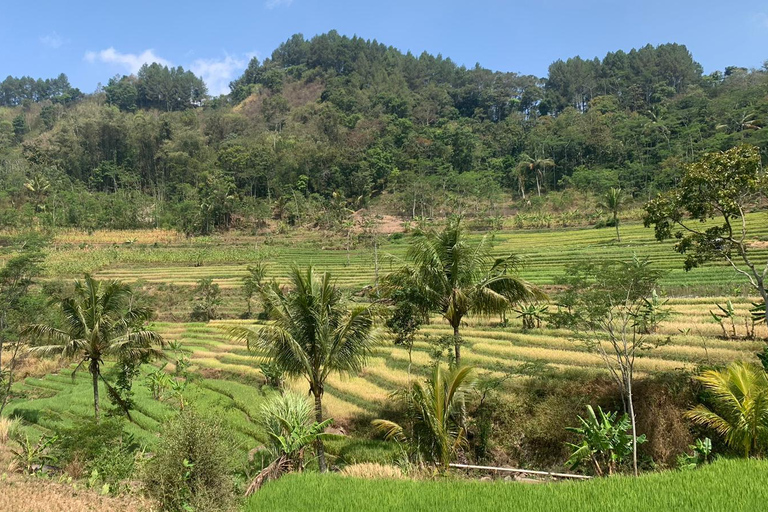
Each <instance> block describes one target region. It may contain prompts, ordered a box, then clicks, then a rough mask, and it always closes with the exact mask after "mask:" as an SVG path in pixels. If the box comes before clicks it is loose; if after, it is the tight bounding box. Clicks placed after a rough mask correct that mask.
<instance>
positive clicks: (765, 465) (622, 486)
mask: <svg viewBox="0 0 768 512" xmlns="http://www.w3.org/2000/svg"><path fill="white" fill-rule="evenodd" d="M766 472H768V462H766V461H763V460H748V461H743V460H739V461H736V460H721V461H717V462H715V463H713V464H711V465H710V466H707V467H704V468H701V469H698V470H695V471H684V472H681V471H671V472H664V473H657V474H651V475H645V476H641V477H640V478H637V479H633V478H631V477H613V478H608V479H600V480H593V481H589V482H564V483H552V484H542V485H536V484H526V483H509V482H493V483H485V482H468V481H450V480H448V481H437V482H435V481H402V480H363V479H358V478H350V477H343V476H337V475H320V474H309V473H307V474H303V475H289V476H287V477H285V478H283V479H281V480H278V481H277V482H274V483H270V484H268V485H267V486H265V487H264V488H263V489H262V490H261V491H259V492H258V493H257V494H256V495H255V496H254V497H253V498H252V499H251V500H250V502H249V503H248V505H247V506H246V508H245V510H247V511H249V512H250V511H253V512H255V511H257V510H270V511H273V512H278V511H283V510H284V511H295V510H317V511H335V512H367V511H372V512H373V511H376V512H381V511H390V510H391V511H421V510H441V511H443V512H452V511H456V512H473V511H486V510H499V511H502V510H503V511H519V512H539V511H541V512H544V511H546V512H550V511H558V512H567V511H571V510H573V511H577V510H578V511H580V512H603V511H605V510H621V511H629V510H633V511H634V510H637V511H640V510H642V511H647V512H654V511H659V512H661V511H664V512H666V511H670V510H674V511H677V512H694V511H696V512H704V511H715V510H728V511H733V512H747V511H757V510H764V508H765V503H766V499H768V487H766V486H765V481H766V477H765V475H766Z"/></svg>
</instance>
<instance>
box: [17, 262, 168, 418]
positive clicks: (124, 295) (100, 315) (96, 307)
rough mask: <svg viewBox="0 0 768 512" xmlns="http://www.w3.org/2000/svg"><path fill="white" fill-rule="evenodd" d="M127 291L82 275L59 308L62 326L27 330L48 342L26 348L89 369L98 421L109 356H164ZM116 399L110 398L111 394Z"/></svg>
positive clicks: (145, 317) (160, 342)
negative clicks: (71, 360)
mask: <svg viewBox="0 0 768 512" xmlns="http://www.w3.org/2000/svg"><path fill="white" fill-rule="evenodd" d="M132 298H133V293H132V291H131V288H130V287H129V286H128V285H126V284H123V283H121V282H119V281H97V280H95V279H93V278H92V277H91V276H90V275H88V274H86V275H85V278H84V279H83V280H77V281H75V289H74V294H73V295H72V296H71V297H67V298H65V299H63V300H62V301H61V303H60V304H59V306H60V308H61V312H62V314H63V317H64V325H63V327H62V328H57V327H54V326H50V325H43V324H34V325H30V326H28V327H27V328H26V329H25V332H26V333H27V334H28V335H31V336H32V337H33V338H36V339H42V340H45V341H48V342H49V344H48V345H38V346H34V347H32V348H31V349H30V351H31V352H32V353H36V354H40V355H43V356H53V355H59V356H62V357H65V358H77V357H79V358H80V364H79V365H78V366H77V368H75V371H77V370H79V369H80V368H81V367H82V366H83V365H88V371H89V372H90V373H91V377H92V379H93V409H94V414H95V417H96V421H99V380H101V381H102V382H103V383H104V385H105V386H107V389H111V386H110V384H109V383H108V382H107V381H106V379H105V378H104V376H103V375H102V373H101V367H102V365H103V364H104V360H105V358H107V357H110V356H112V357H116V358H122V359H130V360H142V359H144V358H147V357H159V356H161V355H162V350H161V347H162V346H163V345H164V341H163V339H162V337H161V336H160V335H159V334H157V333H156V332H154V331H151V330H148V329H146V328H145V327H144V323H145V322H146V321H147V320H148V319H149V318H150V316H151V311H150V310H149V309H148V308H145V307H141V306H136V305H135V304H134V301H133V300H132ZM113 396H114V394H113Z"/></svg>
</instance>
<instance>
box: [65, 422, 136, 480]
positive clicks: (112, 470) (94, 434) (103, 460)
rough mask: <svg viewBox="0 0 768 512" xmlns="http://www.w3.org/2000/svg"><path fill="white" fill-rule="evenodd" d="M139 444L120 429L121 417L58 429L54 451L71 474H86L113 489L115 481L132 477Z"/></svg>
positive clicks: (77, 423)
mask: <svg viewBox="0 0 768 512" xmlns="http://www.w3.org/2000/svg"><path fill="white" fill-rule="evenodd" d="M138 448H139V445H138V444H137V443H136V442H135V441H134V439H133V436H131V435H130V434H127V433H126V432H125V431H124V430H123V420H122V419H118V418H109V419H105V420H103V421H102V422H101V423H97V422H96V421H95V420H93V419H88V420H82V421H78V422H76V423H75V424H74V425H73V426H72V427H69V428H66V429H63V430H61V431H60V432H59V442H58V443H57V444H56V447H55V450H54V451H55V455H56V458H57V461H58V463H59V464H61V465H62V466H63V467H65V468H66V470H67V472H68V473H69V474H70V476H72V477H73V478H80V477H82V476H84V475H85V474H90V475H92V476H94V477H95V478H94V480H98V481H99V482H100V483H102V484H108V485H109V487H110V489H112V490H116V489H117V484H118V483H119V482H121V481H123V480H126V479H129V478H131V476H132V475H133V470H134V466H135V464H134V463H135V453H136V451H137V450H138Z"/></svg>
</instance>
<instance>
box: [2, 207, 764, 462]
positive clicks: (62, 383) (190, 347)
mask: <svg viewBox="0 0 768 512" xmlns="http://www.w3.org/2000/svg"><path fill="white" fill-rule="evenodd" d="M766 220H768V219H766V215H765V214H764V213H761V214H753V215H751V216H750V217H749V225H750V229H752V230H753V232H754V233H756V237H757V238H756V245H755V249H756V252H757V253H758V257H759V258H761V259H763V261H765V258H766V257H768V251H767V250H766V249H765V248H763V247H762V246H763V245H765V244H761V243H760V242H761V241H764V240H766V239H768V222H766ZM613 235H614V231H613V230H612V229H570V230H548V231H504V232H502V233H500V234H497V235H496V242H497V246H496V251H497V252H498V253H499V254H502V253H506V252H510V251H511V252H513V253H516V254H519V255H521V256H522V257H523V258H524V259H525V261H526V264H527V265H526V267H525V268H524V269H523V276H524V277H525V278H527V279H529V280H531V281H532V282H534V283H537V284H540V285H545V286H547V285H553V284H555V282H556V279H557V277H558V276H559V275H561V274H562V272H563V270H564V268H565V266H566V265H567V264H569V263H577V262H583V261H589V260H595V259H597V258H614V259H626V258H630V257H631V256H632V255H633V254H637V255H638V256H648V257H649V258H651V260H653V262H654V264H655V265H657V266H658V267H660V268H663V269H665V270H667V271H668V273H667V275H666V276H665V277H664V279H663V282H662V284H663V287H664V289H665V291H666V292H667V293H668V295H670V296H671V299H670V302H669V305H670V306H671V307H672V309H673V311H674V315H673V316H672V317H671V318H670V319H668V320H667V321H666V322H664V323H663V324H662V325H661V326H660V328H659V330H658V332H657V333H656V334H655V335H654V339H655V340H656V341H658V342H660V344H661V346H659V347H658V348H656V349H654V350H651V351H648V352H643V353H642V355H641V357H640V358H639V360H638V362H637V369H638V371H639V372H640V373H641V374H648V373H653V372H659V371H670V370H678V369H692V368H694V367H695V366H696V365H699V364H714V363H726V362H729V361H732V360H735V359H753V358H754V354H755V352H757V351H758V350H762V347H763V346H764V342H763V341H755V340H744V339H734V340H728V339H723V338H721V337H720V335H721V333H722V331H721V328H720V326H719V325H718V324H716V323H715V322H714V321H713V320H712V318H711V317H710V314H709V310H712V309H715V306H714V304H716V303H720V304H722V303H724V302H725V301H726V300H727V298H728V297H731V298H733V300H734V305H735V306H736V308H737V315H738V320H737V326H736V327H737V330H738V333H739V335H740V336H742V335H743V334H744V333H745V326H744V319H746V318H747V316H748V308H749V307H750V299H749V297H746V296H745V293H746V292H747V291H748V290H747V289H746V287H744V283H743V280H742V279H740V278H739V277H738V275H737V274H736V273H735V272H734V271H733V270H732V269H730V268H729V267H726V266H725V265H723V264H713V265H710V266H707V267H705V268H702V269H697V270H695V271H692V272H690V273H685V272H684V271H683V270H682V268H681V267H682V259H681V257H680V256H679V255H677V254H676V253H674V251H673V250H672V248H671V244H668V243H665V244H659V243H657V242H655V241H654V240H653V239H652V233H651V231H650V230H647V229H644V228H643V227H642V226H640V225H638V224H634V225H627V226H624V227H623V228H622V236H623V238H622V242H621V243H616V242H615V241H613ZM132 236H133V238H132V239H131V241H130V243H122V242H119V240H120V239H121V238H120V234H114V233H112V234H109V233H106V234H104V233H102V234H98V233H97V234H96V235H94V238H93V239H92V240H90V241H89V237H88V235H81V238H80V242H79V243H77V240H78V239H77V237H76V235H74V234H71V233H70V234H66V235H65V236H64V235H63V236H62V238H60V239H59V240H58V242H57V244H56V246H55V248H54V250H52V252H51V254H50V256H49V258H48V260H47V265H48V273H49V275H50V276H51V277H72V276H76V275H77V274H78V273H80V272H83V271H94V272H96V273H97V276H98V277H101V278H116V279H121V280H125V281H132V282H136V281H140V282H143V283H147V284H150V285H152V286H161V285H171V284H172V285H175V286H178V287H189V286H192V285H194V284H195V283H196V282H197V281H198V280H199V279H201V278H203V277H212V278H214V279H215V281H216V282H217V283H219V284H220V285H221V286H222V288H223V289H224V299H225V302H224V304H223V305H222V307H221V308H220V311H221V313H222V315H223V317H224V319H223V320H217V321H212V322H210V323H208V324H203V323H189V322H183V321H179V322H175V321H174V322H171V321H163V322H157V323H156V324H155V326H154V327H155V328H156V329H157V330H158V331H159V332H160V333H161V334H162V335H163V336H164V337H165V338H166V339H168V340H175V341H178V342H180V343H181V345H182V347H183V349H184V350H185V351H187V352H188V354H189V357H190V358H191V360H192V363H193V367H192V369H193V370H196V371H197V373H198V374H199V375H200V376H201V377H200V378H199V379H198V380H197V381H195V382H194V383H193V384H191V385H190V386H189V388H188V389H187V391H186V393H187V394H188V395H189V401H190V403H195V404H197V405H196V406H197V407H200V408H205V409H206V410H208V411H213V412H214V414H216V415H217V416H219V417H221V418H224V419H225V420H226V421H227V422H228V423H230V424H231V425H232V426H233V428H234V430H235V431H236V435H237V438H238V446H239V447H240V448H241V449H242V451H243V453H244V454H245V453H246V452H247V451H248V450H249V449H251V448H253V447H254V446H256V445H258V444H260V443H262V442H263V439H261V434H260V431H259V429H258V427H257V425H256V424H255V423H254V421H253V418H254V417H255V416H256V415H257V414H258V407H259V404H260V403H261V401H262V400H263V398H264V396H265V395H264V393H263V392H262V391H261V390H260V385H259V383H260V382H261V380H262V376H261V372H260V370H259V367H258V364H259V360H258V358H256V357H255V356H254V354H252V353H250V352H249V351H248V349H247V348H246V347H245V346H244V345H243V344H241V343H236V342H233V341H232V340H230V339H229V337H228V336H227V334H226V327H227V326H229V325H231V324H233V323H238V322H240V323H242V322H245V323H252V322H253V321H250V320H248V321H246V320H237V319H236V318H237V317H238V316H239V315H240V313H242V311H243V310H244V309H245V306H244V302H243V299H242V298H241V297H240V295H239V286H240V285H241V280H242V277H243V276H244V275H245V272H246V270H245V267H246V265H247V264H249V263H252V262H254V261H255V260H256V259H258V258H262V259H264V260H265V261H266V262H267V263H268V265H269V267H268V269H269V275H271V276H275V277H278V278H280V277H281V276H283V275H284V274H285V271H286V270H287V269H288V267H289V266H290V265H292V264H297V265H307V264H310V263H311V264H313V265H315V266H316V267H317V268H318V269H320V270H329V271H331V272H332V273H333V275H334V276H335V278H336V279H337V283H338V284H339V285H340V286H342V287H344V288H346V289H348V290H349V291H351V292H354V291H357V290H360V289H362V288H363V287H365V286H368V285H371V284H372V283H373V280H374V270H373V267H374V266H373V261H372V254H371V251H370V250H367V249H363V248H358V249H356V250H354V251H352V252H351V253H350V255H349V265H348V264H347V253H346V251H344V250H339V249H338V247H336V248H329V247H326V248H325V249H324V248H323V242H324V241H323V240H322V239H321V238H315V239H314V240H310V241H304V242H302V243H300V244H299V245H297V246H290V245H266V244H265V243H264V242H265V241H264V240H262V239H258V240H257V239H254V238H249V237H241V238H232V239H226V240H223V239H202V240H200V239H197V240H192V241H189V240H186V239H184V238H182V237H179V236H175V235H174V234H173V233H168V232H148V233H142V232H137V233H135V234H133V235H132ZM477 236H480V235H477ZM298 243H299V242H298V241H297V244H298ZM407 244H408V236H406V237H404V238H403V239H400V240H396V241H390V242H387V243H386V244H385V245H384V246H383V247H382V250H381V255H382V257H381V274H385V273H386V272H388V271H389V270H390V268H394V267H395V266H397V265H398V264H399V260H400V259H401V258H402V257H403V256H404V254H405V251H406V249H407ZM356 300H364V299H356ZM187 311H188V306H179V311H176V312H175V313H176V314H175V315H174V318H177V319H178V320H183V319H184V318H185V317H186V312H187ZM510 317H511V318H512V317H514V315H513V314H512V315H510ZM164 318H166V317H164ZM450 333H451V331H450V330H449V328H448V326H447V325H445V324H444V323H443V322H441V321H440V320H439V319H434V321H433V322H432V323H431V324H429V325H427V326H425V327H424V328H423V329H422V332H421V334H420V336H419V338H418V340H417V342H416V344H415V347H414V350H413V373H414V374H417V375H420V374H424V373H425V371H426V370H425V365H426V364H428V363H429V362H430V354H431V353H432V351H433V343H432V342H433V341H434V340H436V339H438V338H440V337H441V336H444V335H449V334H450ZM462 334H463V337H464V342H465V348H464V350H463V354H464V360H465V362H466V363H468V364H472V365H474V366H476V367H477V368H478V372H479V373H481V374H482V373H487V374H494V375H511V376H512V382H517V383H524V382H525V379H528V378H530V377H528V376H527V375H528V374H529V373H530V368H531V366H532V365H533V366H535V367H536V368H537V371H546V370H547V369H548V370H550V371H552V372H562V374H563V375H572V376H574V377H576V376H577V375H584V374H595V373H598V372H603V371H604V370H603V363H602V361H601V360H600V359H599V357H598V356H597V355H595V354H593V353H590V352H589V351H588V350H587V349H586V347H585V346H584V345H583V344H581V343H579V342H578V341H575V340H573V339H572V338H571V335H570V333H569V332H568V331H564V330H557V329H550V328H543V329H535V330H528V331H525V330H523V329H522V328H521V326H520V324H519V322H518V321H516V319H514V318H512V321H511V322H510V325H509V326H507V327H501V326H500V325H499V319H497V318H471V319H469V321H468V324H467V325H466V326H465V327H464V328H463V331H462ZM756 334H757V336H758V337H768V331H766V329H765V327H764V326H762V325H761V326H759V327H758V330H757V333H756ZM408 364H409V362H408V354H407V352H406V351H405V350H404V349H402V348H398V347H395V346H393V344H392V343H391V341H390V340H389V339H387V338H386V336H383V337H382V342H381V344H380V345H379V347H378V348H377V349H376V351H375V353H374V355H373V357H372V358H371V360H370V364H369V366H368V367H367V368H366V369H365V370H364V371H363V372H362V373H361V374H360V375H358V376H355V377H352V378H344V379H341V378H338V377H333V378H332V379H331V380H330V382H329V383H328V385H327V387H326V396H325V399H324V404H325V406H326V407H327V413H328V414H329V415H330V416H332V417H333V418H335V419H336V420H337V421H338V422H339V423H341V424H345V423H348V422H350V421H352V420H353V419H355V418H359V417H367V416H374V415H376V414H377V413H378V411H380V409H381V407H382V405H384V404H385V403H386V401H387V400H388V396H389V394H390V392H392V391H393V390H395V389H396V388H398V387H400V386H402V385H403V384H405V383H406V382H407V380H408ZM142 382H143V381H142V378H140V379H138V380H137V385H136V386H135V391H136V400H137V403H138V407H137V411H136V413H135V423H134V424H132V425H131V426H130V428H131V429H132V431H133V433H134V434H135V435H136V436H137V438H139V439H143V440H145V441H147V442H148V443H151V442H152V441H153V440H154V439H155V434H156V432H157V430H158V428H159V426H160V424H161V422H162V421H163V420H164V418H166V417H167V415H168V414H170V413H171V411H172V410H173V408H172V407H171V405H170V404H168V403H162V402H158V401H156V400H153V399H152V398H151V396H150V395H149V391H148V389H147V388H146V387H145V386H144V385H143V384H142ZM291 386H293V387H295V388H296V389H297V390H299V391H301V392H302V393H303V392H306V385H305V384H304V383H303V382H300V381H297V382H293V383H291ZM16 391H17V392H18V393H20V394H21V397H22V399H19V400H16V401H14V402H13V403H12V405H11V411H12V412H13V411H15V412H16V413H18V414H20V415H21V416H23V417H24V418H25V419H27V420H28V422H29V423H30V424H31V425H33V428H34V429H36V431H37V432H39V433H42V432H48V431H51V430H53V428H54V427H56V426H57V425H60V424H68V423H70V422H71V421H72V420H73V419H74V418H76V417H78V416H89V415H90V414H91V407H92V405H91V404H92V402H91V400H92V395H91V390H90V381H89V377H88V376H87V374H85V373H82V374H80V375H78V376H77V377H76V378H75V379H74V380H72V379H71V378H70V376H69V372H62V374H59V375H49V376H47V377H45V378H42V379H27V380H26V381H25V382H23V383H19V384H18V385H17V388H16ZM350 443H352V445H350ZM355 443H358V445H355ZM366 443H370V442H369V441H363V440H359V441H352V440H345V441H341V440H340V441H338V443H337V446H335V448H334V447H333V443H332V447H331V452H332V453H333V451H334V449H335V451H336V453H342V452H343V453H346V454H347V456H348V457H351V458H354V457H355V455H349V454H350V453H351V454H360V453H369V452H370V450H373V451H377V450H379V451H380V450H382V449H383V448H382V446H381V445H378V444H376V443H375V442H374V443H373V444H371V445H367V444H366ZM350 446H351V447H350ZM366 450H368V452H366ZM361 457H368V455H363V456H361Z"/></svg>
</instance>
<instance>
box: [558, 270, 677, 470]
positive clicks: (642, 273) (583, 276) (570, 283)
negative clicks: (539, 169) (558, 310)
mask: <svg viewBox="0 0 768 512" xmlns="http://www.w3.org/2000/svg"><path fill="white" fill-rule="evenodd" d="M661 275H662V273H661V272H660V271H658V270H655V269H653V268H651V266H650V262H649V260H648V259H647V258H646V259H638V258H637V257H634V258H633V259H632V260H631V261H628V262H616V261H604V262H594V263H588V264H582V265H573V266H570V267H568V269H567V270H566V277H565V279H563V284H565V285H566V290H565V292H564V294H563V296H562V297H561V301H560V302H561V307H564V308H565V309H566V310H567V311H568V313H566V317H567V319H566V321H565V323H566V324H569V325H570V327H571V328H572V329H573V330H574V333H575V334H576V335H577V336H578V337H579V338H581V339H582V340H583V341H584V342H585V344H586V345H587V347H588V348H589V349H590V350H592V351H594V352H596V353H597V354H598V355H599V356H600V358H601V359H602V360H603V362H604V363H605V365H606V367H607V368H608V370H609V372H610V375H611V377H612V378H613V380H614V381H615V382H616V385H617V386H618V388H619V391H620V392H621V399H622V403H623V405H624V412H626V413H627V414H628V415H629V419H630V423H631V425H632V460H633V468H634V472H635V475H637V443H638V436H637V430H636V422H635V407H634V396H633V385H634V377H635V359H636V357H637V356H638V354H640V352H641V351H644V350H648V349H650V348H653V347H654V346H656V345H654V343H655V342H654V341H653V339H652V338H648V336H647V335H646V334H645V331H646V329H647V328H648V325H647V324H645V325H644V323H643V315H644V313H645V311H646V299H648V298H649V297H651V296H652V293H653V290H655V289H656V283H657V281H658V279H659V278H660V277H661Z"/></svg>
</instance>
